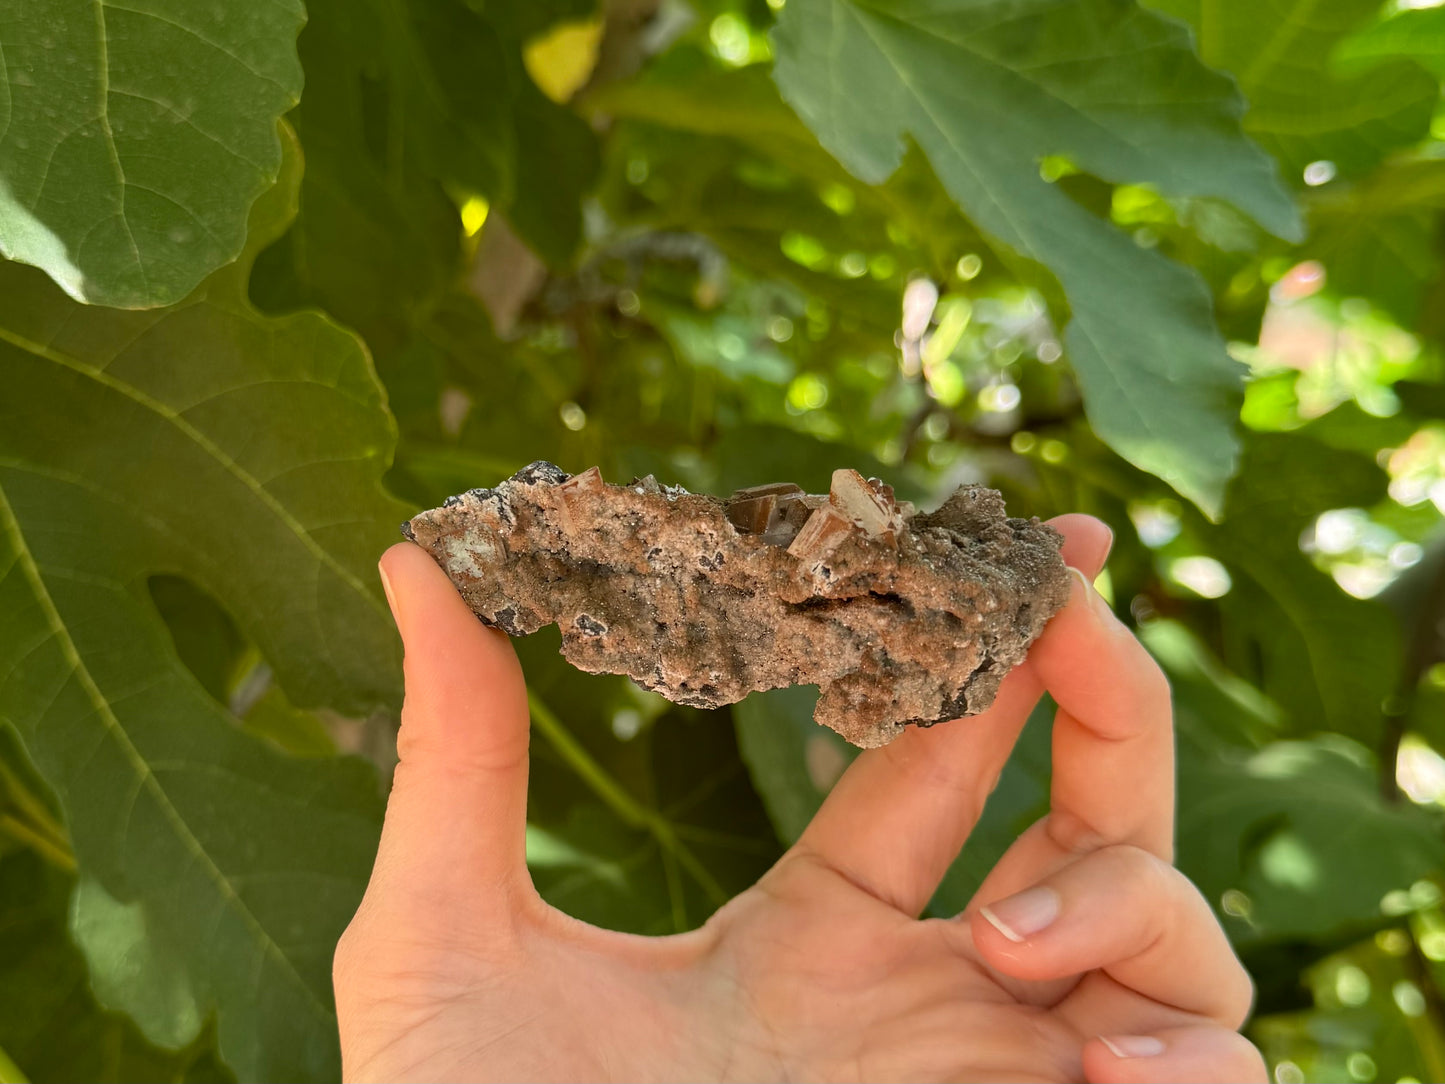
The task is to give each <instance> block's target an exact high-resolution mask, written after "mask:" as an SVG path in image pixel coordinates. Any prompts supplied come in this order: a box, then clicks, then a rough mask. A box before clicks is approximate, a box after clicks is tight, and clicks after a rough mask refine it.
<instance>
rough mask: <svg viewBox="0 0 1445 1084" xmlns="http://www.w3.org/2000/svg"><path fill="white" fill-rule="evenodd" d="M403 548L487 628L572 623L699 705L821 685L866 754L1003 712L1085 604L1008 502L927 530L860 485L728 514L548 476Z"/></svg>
mask: <svg viewBox="0 0 1445 1084" xmlns="http://www.w3.org/2000/svg"><path fill="white" fill-rule="evenodd" d="M403 530H404V532H405V533H406V535H407V537H408V538H411V539H412V540H413V541H415V542H417V543H419V544H420V545H422V546H423V547H425V548H426V549H427V550H428V552H430V553H431V554H432V556H433V557H435V558H436V559H437V561H438V562H439V563H440V564H441V566H442V567H443V568H444V569H446V571H447V573H448V575H450V576H451V578H452V582H453V583H455V584H456V585H457V588H458V589H459V590H460V591H461V593H462V596H463V597H464V598H465V599H466V601H467V603H468V605H470V606H471V608H472V609H473V611H475V612H476V614H477V616H479V617H480V618H481V619H482V620H483V621H485V622H486V623H487V624H490V625H495V626H497V627H498V628H501V629H504V630H505V631H507V632H508V633H510V634H512V635H514V636H516V635H522V634H525V633H529V632H534V631H535V630H537V629H539V628H541V627H542V626H543V625H550V624H553V623H556V624H558V625H560V626H561V628H562V653H563V655H565V656H566V657H567V659H568V660H569V661H571V662H572V663H573V665H575V666H577V667H579V668H580V669H583V670H588V671H592V672H594V673H619V674H627V675H629V676H630V677H631V678H632V679H633V680H635V681H636V682H637V683H638V684H640V685H642V686H644V687H646V688H649V689H654V690H656V691H657V692H659V693H661V694H662V695H663V696H666V697H667V698H668V699H670V700H674V701H677V702H678V703H682V704H693V705H696V706H699V707H716V706H718V705H720V704H730V703H733V702H735V701H738V700H741V699H742V698H743V697H744V696H746V695H747V694H748V693H750V692H753V691H754V690H758V689H773V688H778V687H781V686H786V685H799V684H816V685H819V686H820V687H821V689H822V696H821V697H820V698H819V700H818V707H817V710H816V712H815V713H814V718H816V719H817V721H818V722H820V723H824V724H826V725H828V726H830V727H832V728H833V729H834V730H836V731H838V732H839V733H840V734H842V735H843V736H844V737H845V738H847V739H848V740H849V741H851V742H853V743H854V744H855V745H861V746H865V747H869V746H877V745H883V744H885V743H887V742H888V741H891V740H892V739H893V738H895V737H897V736H898V734H900V733H901V732H902V729H903V727H904V726H905V725H906V724H909V723H914V724H917V725H920V726H931V725H933V724H934V723H938V722H942V721H944V720H946V719H952V718H956V717H958V716H962V715H972V714H975V713H977V712H979V711H982V710H983V709H985V708H986V707H988V706H989V704H991V703H992V702H993V697H994V693H995V692H996V691H997V689H998V684H999V681H1000V680H1001V679H1002V678H1003V676H1004V674H1006V673H1007V672H1008V671H1009V669H1010V668H1011V667H1013V666H1014V665H1015V664H1016V663H1018V662H1019V661H1020V660H1022V659H1023V657H1024V653H1025V652H1026V651H1027V650H1028V647H1029V644H1031V643H1032V642H1033V640H1034V638H1035V637H1036V636H1037V635H1038V634H1039V632H1040V631H1041V630H1042V629H1043V626H1044V623H1045V622H1047V621H1048V619H1049V618H1050V617H1052V616H1053V614H1054V613H1055V612H1056V611H1057V610H1058V609H1059V607H1060V606H1062V605H1063V603H1064V601H1065V599H1067V598H1068V594H1069V586H1068V583H1069V581H1068V576H1067V574H1066V571H1065V568H1064V563H1063V560H1062V558H1061V557H1060V556H1059V546H1060V544H1061V541H1062V540H1061V538H1060V536H1059V534H1058V532H1056V531H1054V530H1053V528H1051V527H1048V526H1046V525H1044V524H1041V523H1040V522H1039V521H1038V520H1036V519H1033V520H1022V519H1009V518H1008V517H1007V516H1006V514H1005V512H1004V506H1003V499H1002V498H1001V497H1000V496H999V494H998V493H996V492H995V491H993V490H991V489H984V488H983V487H980V486H964V487H962V488H961V489H959V490H958V492H956V493H955V494H954V495H953V496H952V497H950V498H949V499H948V500H947V501H946V502H945V503H944V505H943V506H942V507H941V508H939V509H938V510H937V511H936V512H928V513H921V514H917V513H915V512H914V510H913V507H912V505H909V504H906V503H905V504H902V505H900V504H899V503H898V502H897V501H895V500H894V497H893V490H892V489H891V488H890V487H889V486H886V485H884V484H883V483H882V482H880V481H879V480H878V479H875V478H870V479H865V478H863V476H862V475H860V474H858V472H857V471H852V470H839V471H836V472H834V475H833V484H832V488H831V490H830V492H829V494H828V495H827V496H826V497H825V496H817V495H811V494H806V493H804V492H803V491H802V490H801V489H799V488H798V487H797V486H795V485H792V484H791V483H778V484H774V485H766V486H754V487H751V488H749V489H743V490H739V491H738V492H736V493H734V494H733V495H732V496H731V497H730V498H728V499H727V500H725V501H724V500H719V499H717V498H715V497H708V496H699V495H695V494H691V493H688V492H687V491H686V490H684V489H681V488H679V487H676V486H663V485H661V484H659V483H658V481H657V480H656V479H655V478H652V477H651V476H649V477H647V478H642V479H636V480H634V481H633V482H632V483H631V484H629V485H626V486H620V485H608V484H606V483H605V482H604V481H603V480H602V475H601V473H600V472H599V471H598V469H597V468H596V467H592V468H590V469H589V470H586V471H584V472H582V473H581V474H577V475H568V474H566V473H565V472H564V471H562V470H561V469H560V468H558V467H555V466H553V465H552V464H550V463H540V462H539V463H533V464H532V465H531V466H529V467H527V468H525V469H524V470H521V471H519V472H518V473H517V474H515V475H513V476H512V477H511V478H509V479H507V480H506V481H505V482H503V483H501V484H500V485H499V486H497V487H496V488H495V489H474V490H472V491H471V492H469V493H466V494H463V495H462V496H460V497H452V498H451V499H449V500H448V501H447V502H446V504H445V505H443V506H442V507H441V508H436V509H432V510H431V511H429V512H423V513H422V514H421V515H419V516H417V517H416V518H415V519H413V520H412V521H411V522H410V523H408V524H406V525H405V527H404V528H403Z"/></svg>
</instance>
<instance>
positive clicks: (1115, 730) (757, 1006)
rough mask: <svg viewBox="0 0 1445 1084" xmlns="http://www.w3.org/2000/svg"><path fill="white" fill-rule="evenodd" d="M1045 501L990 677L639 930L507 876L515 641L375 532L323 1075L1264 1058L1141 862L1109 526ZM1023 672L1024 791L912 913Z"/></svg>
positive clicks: (1179, 904) (1008, 725)
mask: <svg viewBox="0 0 1445 1084" xmlns="http://www.w3.org/2000/svg"><path fill="white" fill-rule="evenodd" d="M1054 525H1055V526H1056V527H1058V528H1059V529H1060V530H1061V531H1063V532H1064V534H1065V536H1066V540H1067V541H1066V543H1065V547H1064V556H1065V559H1066V560H1067V561H1068V563H1069V564H1070V565H1071V566H1073V567H1074V568H1076V569H1079V570H1081V572H1082V573H1083V574H1082V575H1076V576H1074V577H1073V580H1072V584H1071V591H1072V593H1071V596H1070V599H1069V602H1068V605H1067V606H1066V607H1065V609H1064V610H1063V611H1062V612H1061V613H1060V614H1059V615H1058V616H1057V617H1055V618H1054V619H1053V621H1051V622H1050V624H1049V626H1048V627H1047V629H1046V630H1045V632H1044V634H1043V635H1042V636H1041V637H1040V639H1039V640H1038V642H1037V643H1036V644H1035V646H1034V648H1033V650H1032V651H1031V652H1030V655H1029V658H1028V660H1027V661H1026V662H1025V663H1024V664H1022V665H1021V666H1019V667H1018V668H1016V669H1015V670H1014V671H1013V672H1012V673H1011V674H1010V675H1009V677H1008V678H1007V679H1006V681H1005V682H1004V685H1003V688H1002V690H1001V691H1000V694H999V697H998V700H997V702H996V703H995V705H994V706H993V707H992V708H991V709H990V710H989V711H988V712H986V713H985V714H983V715H981V716H977V717H974V718H972V719H968V720H962V721H958V722H954V723H949V724H945V725H942V726H938V727H934V728H932V729H929V730H916V729H914V730H910V731H908V732H907V733H906V734H905V735H904V736H903V737H901V738H899V739H898V740H897V741H895V742H894V743H893V744H892V745H889V746H887V747H885V748H882V749H877V750H872V751H869V752H867V753H864V754H863V755H862V756H860V757H859V758H858V759H857V760H856V761H855V762H854V763H853V765H852V766H851V767H849V769H848V770H847V772H845V773H844V775H843V777H842V779H841V780H839V782H838V784H837V785H836V786H835V787H834V789H833V791H832V793H831V794H830V795H829V796H828V798H827V800H826V801H825V803H824V805H823V808H822V809H821V810H820V811H819V812H818V814H817V816H816V817H815V818H814V819H813V822H812V823H811V824H810V825H809V827H808V829H807V831H806V832H805V833H804V834H803V836H802V838H801V839H799V840H798V842H797V843H795V844H794V845H793V846H792V847H791V848H790V849H789V850H788V852H787V853H786V854H785V855H784V856H783V857H782V858H781V859H780V860H779V861H778V863H777V864H776V865H775V866H774V867H773V868H772V870H771V871H769V872H768V873H767V874H766V875H765V876H764V877H763V878H762V879H761V880H760V881H759V882H758V883H757V884H756V885H755V886H753V887H752V888H750V889H748V890H747V891H746V892H744V893H742V894H741V895H740V896H738V897H736V898H735V899H733V900H732V901H731V902H730V903H728V904H727V905H726V906H724V907H723V908H721V909H720V910H719V911H718V912H717V913H716V914H715V915H713V916H712V918H711V919H709V920H708V922H707V923H706V924H705V925H704V926H703V927H702V928H701V929H698V930H694V931H692V932H690V933H685V934H679V935H675V936H671V937H659V938H645V937H637V936H633V935H628V934H620V933H615V932H612V931H608V930H602V929H598V928H595V927H592V926H588V925H586V924H584V923H581V922H578V921H576V920H575V919H572V918H570V917H569V916H567V915H565V914H563V913H561V912H559V911H557V910H555V909H553V908H551V907H550V906H548V905H547V904H546V903H545V902H543V901H542V899H541V898H540V897H539V896H538V895H537V892H536V890H535V889H534V888H533V885H532V882H531V880H530V878H529V876H528V874H527V867H526V861H525V822H526V807H527V743H528V716H527V701H526V692H525V687H524V685H523V680H522V673H521V669H520V667H519V666H518V663H517V658H516V655H515V654H514V653H513V651H512V648H511V645H510V643H509V642H508V640H507V639H506V637H505V636H503V635H502V634H501V633H498V632H495V631H492V630H488V629H486V628H484V627H483V626H482V625H481V624H479V623H478V621H477V619H476V618H475V617H474V616H472V614H471V612H470V611H469V610H468V609H467V607H466V605H465V604H464V603H463V602H462V601H461V599H460V597H459V596H458V595H457V594H456V592H455V591H454V590H453V589H452V587H451V585H450V583H449V581H448V580H447V578H446V576H445V575H444V574H443V573H442V572H441V571H440V570H439V569H438V568H437V566H436V565H435V564H434V563H433V562H432V560H431V558H430V557H428V556H427V555H426V554H425V553H424V552H423V551H422V550H420V549H419V548H417V547H415V546H411V545H399V546H396V547H394V548H392V549H391V550H389V551H388V552H387V553H386V555H385V556H384V557H383V558H382V562H381V568H382V574H383V581H384V582H385V583H386V585H387V595H388V598H389V599H390V600H391V603H392V610H393V613H394V614H395V616H396V618H397V624H398V627H399V628H400V630H401V634H402V639H403V642H404V644H405V647H406V704H405V707H404V709H403V712H402V727H401V731H400V734H399V737H398V741H397V751H398V753H399V755H400V765H399V766H398V768H397V771H396V777H395V782H394V785H393V789H392V793H391V799H390V803H389V805H388V807H387V813H386V824H385V828H384V830H383V833H382V840H381V847H380V851H379V853H378V855H377V860H376V867H375V869H374V871H373V873H372V877H371V884H370V886H369V887H368V889H367V892H366V896H365V899H364V900H363V901H362V904H361V907H360V909H359V910H358V912H357V914H356V917H355V919H353V921H352V923H351V925H350V927H349V928H348V929H347V931H346V933H345V935H344V936H343V937H342V939H341V943H340V945H339V946H338V948H337V951H336V962H335V985H336V1001H337V1012H338V1017H339V1020H340V1027H341V1049H342V1062H343V1071H344V1074H345V1077H346V1079H347V1080H354V1081H362V1080H391V1081H439V1080H638V1081H642V1080H658V1081H684V1080H738V1081H744V1080H746V1081H754V1080H829V1081H832V1080H838V1081H841V1080H920V1081H921V1080H959V1081H963V1080H988V1081H1023V1080H1030V1081H1075V1080H1086V1081H1097V1082H1105V1081H1121V1082H1124V1081H1157V1082H1168V1081H1191V1082H1203V1081H1263V1080H1265V1079H1266V1073H1265V1068H1264V1064H1263V1061H1262V1060H1261V1058H1260V1055H1259V1053H1258V1051H1256V1050H1255V1048H1254V1047H1253V1046H1252V1045H1251V1044H1250V1043H1249V1042H1248V1041H1247V1040H1246V1039H1244V1038H1243V1037H1242V1036H1241V1035H1240V1034H1239V1033H1238V1031H1237V1029H1238V1028H1239V1027H1240V1025H1241V1024H1242V1022H1243V1021H1244V1019H1245V1017H1246V1015H1247V1013H1248V1011H1249V1006H1250V1000H1251V996H1252V990H1251V986H1250V981H1249V978H1248V976H1247V975H1246V974H1245V972H1244V969H1243V968H1242V967H1241V966H1240V964H1239V961H1238V960H1237V959H1236V957H1235V955H1234V953H1233V951H1232V950H1231V948H1230V946H1229V943H1228V941H1227V939H1226V938H1225V936H1224V933H1223V931H1222V930H1221V929H1220V927H1219V925H1218V923H1217V922H1216V920H1215V918H1214V915H1213V913H1212V911H1211V910H1210V907H1209V905H1208V904H1207V903H1206V901H1205V900H1204V899H1203V897H1202V896H1200V894H1199V893H1198V892H1197V890H1196V889H1195V888H1194V886H1193V885H1192V884H1190V882H1189V881H1188V880H1187V879H1186V878H1185V877H1184V876H1183V875H1181V874H1180V873H1179V872H1178V871H1176V870H1175V869H1174V868H1173V866H1172V865H1171V859H1172V848H1173V818H1174V743H1173V732H1172V723H1171V715H1170V698H1169V688H1168V685H1167V683H1166V681H1165V679H1164V677H1163V675H1162V674H1161V673H1160V671H1159V670H1158V668H1157V667H1156V666H1155V664H1154V663H1153V661H1152V660H1151V659H1150V657H1149V655H1148V654H1147V652H1145V651H1144V649H1143V647H1142V646H1141V645H1140V644H1139V643H1138V641H1137V640H1136V639H1135V638H1134V637H1133V636H1132V635H1131V634H1130V633H1129V631H1128V630H1127V628H1126V627H1125V626H1124V625H1123V624H1121V623H1120V622H1119V621H1118V619H1117V618H1115V617H1114V615H1113V614H1112V613H1111V612H1110V611H1109V609H1108V607H1107V605H1105V604H1104V602H1103V600H1102V599H1100V598H1099V597H1098V595H1097V594H1096V593H1095V592H1094V590H1093V588H1092V587H1090V586H1089V585H1088V583H1089V581H1091V580H1092V579H1093V577H1094V576H1095V575H1096V574H1097V573H1098V571H1099V569H1100V568H1101V567H1102V565H1103V562H1104V559H1105V557H1106V556H1107V554H1108V548H1109V542H1110V539H1111V536H1110V534H1109V531H1108V528H1106V527H1105V526H1104V525H1103V524H1102V523H1100V522H1098V521H1097V520H1094V519H1092V518H1090V517H1087V516H1062V517H1060V518H1059V519H1057V520H1055V521H1054ZM1045 689H1047V690H1048V691H1049V692H1050V693H1051V694H1052V695H1053V697H1054V699H1055V700H1056V701H1057V703H1058V704H1059V711H1058V716H1057V719H1056V721H1055V723H1054V731H1053V763H1054V771H1053V782H1052V791H1051V795H1050V807H1051V811H1050V813H1049V814H1048V815H1047V816H1046V817H1044V818H1043V819H1042V820H1040V821H1039V822H1038V823H1036V824H1034V825H1033V826H1032V827H1031V828H1030V829H1029V830H1028V831H1027V832H1025V833H1024V835H1023V836H1022V837H1020V838H1019V839H1018V841H1017V842H1015V844H1014V845H1013V846H1012V848H1010V850H1009V851H1008V852H1007V853H1006V854H1005V855H1004V857H1003V858H1002V859H1001V860H1000V861H999V863H998V864H997V866H995V867H994V869H993V870H992V871H991V873H990V874H989V876H988V877H987V879H986V880H985V881H984V884H983V886H982V887H981V888H980V889H979V891H978V894H977V896H976V897H975V899H974V900H973V901H972V902H971V903H970V905H969V906H968V908H967V909H966V910H965V911H964V913H963V914H961V915H959V916H957V917H953V918H928V919H920V918H919V915H920V913H921V912H922V911H923V909H924V907H925V906H926V905H927V903H928V900H929V898H930V896H931V895H932V894H933V891H934V889H935V887H936V886H937V884H938V882H939V880H940V878H941V877H942V875H943V873H944V871H945V869H946V868H947V867H948V865H949V863H950V862H951V861H952V860H953V859H954V857H955V856H956V855H957V853H958V851H959V849H960V848H961V847H962V845H963V843H964V841H965V840H966V839H967V838H968V835H969V832H970V830H971V829H972V828H973V825H974V823H975V822H976V821H977V819H978V816H979V813H980V811H981V810H982V808H983V804H984V800H985V799H986V798H987V796H988V794H989V792H990V791H991V790H992V789H993V787H994V785H995V783H996V782H997V780H998V776H999V773H1000V771H1001V770H1002V768H1003V765H1004V762H1005V761H1006V760H1007V758H1008V755H1009V751H1010V750H1011V749H1012V747H1013V744H1014V742H1015V740H1016V739H1017V737H1018V734H1019V731H1020V730H1021V728H1022V726H1023V723H1024V720H1025V719H1026V718H1027V716H1028V714H1029V711H1030V710H1031V708H1032V707H1033V705H1034V704H1035V703H1036V701H1037V700H1038V698H1039V696H1040V695H1041V693H1042V692H1043V691H1044V690H1045Z"/></svg>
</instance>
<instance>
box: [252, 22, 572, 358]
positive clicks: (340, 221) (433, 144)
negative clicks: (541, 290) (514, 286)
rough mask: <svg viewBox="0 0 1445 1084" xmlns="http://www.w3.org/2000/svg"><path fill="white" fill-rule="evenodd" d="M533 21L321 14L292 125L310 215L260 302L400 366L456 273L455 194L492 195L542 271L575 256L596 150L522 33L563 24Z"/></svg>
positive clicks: (264, 285)
mask: <svg viewBox="0 0 1445 1084" xmlns="http://www.w3.org/2000/svg"><path fill="white" fill-rule="evenodd" d="M575 6H576V5H570V7H575ZM527 7H528V8H535V9H536V10H535V11H529V12H524V13H523V14H522V15H520V16H514V13H512V12H509V10H508V8H507V7H506V6H503V5H490V4H489V5H486V6H484V7H483V6H481V5H479V6H478V9H477V10H474V9H473V8H472V7H471V6H469V5H468V4H466V3H464V2H462V0H425V2H421V0H312V2H311V3H310V4H309V5H308V11H309V18H308V22H307V25H306V29H305V30H304V31H303V32H302V34H301V38H300V43H299V48H300V54H301V60H302V64H303V65H304V67H305V70H306V96H305V98H304V99H303V100H302V102H301V105H300V107H299V108H298V109H297V110H296V112H295V113H294V114H293V120H294V123H295V124H296V128H297V131H298V132H299V134H300V136H301V142H302V146H303V147H304V148H305V151H306V176H305V178H304V181H303V183H302V189H301V213H300V216H299V217H298V218H297V221H296V223H295V225H294V226H293V228H292V230H291V231H290V233H288V234H287V235H286V237H285V238H283V240H282V242H281V245H280V246H279V247H278V249H276V250H274V251H273V252H271V253H268V254H267V256H266V257H264V258H263V260H262V265H261V266H262V271H263V274H261V275H260V276H259V282H258V299H259V300H261V301H262V302H263V303H264V304H266V305H267V306H268V307H272V308H281V307H287V308H294V307H298V306H300V305H304V304H308V303H312V304H315V303H319V304H321V305H322V306H323V307H324V308H325V309H326V310H327V311H328V312H330V313H331V314H333V315H334V316H336V317H337V318H338V319H340V320H342V321H343V322H344V323H346V324H348V325H350V326H352V327H355V328H357V329H358V330H360V331H361V332H362V333H363V334H364V335H365V336H366V338H367V341H368V344H369V345H370V346H371V347H372V349H373V350H374V351H376V352H377V354H378V356H379V357H383V359H385V358H387V357H389V356H390V355H392V354H394V353H395V352H396V351H398V350H399V349H400V348H401V347H402V346H403V345H404V344H405V342H406V341H407V339H409V338H410V336H411V334H412V331H413V329H414V326H415V324H416V322H417V321H418V319H419V318H424V316H425V315H426V313H427V311H428V310H429V309H430V308H431V307H432V306H434V305H435V304H436V303H437V301H438V299H439V296H440V294H441V293H442V292H444V290H445V289H446V287H447V286H448V285H449V284H450V283H451V281H452V278H453V277H454V275H455V273H456V270H457V268H456V262H457V260H458V256H459V249H458V242H459V241H460V239H461V221H460V219H459V217H458V214H457V209H456V206H455V205H454V203H453V202H452V199H451V197H450V196H448V194H447V190H448V189H450V190H451V191H453V192H454V193H456V194H458V195H462V196H466V195H473V194H477V195H482V196H485V197H486V198H487V199H488V200H489V201H490V202H491V205H492V209H493V211H494V212H499V213H501V214H504V215H506V216H507V218H508V219H509V220H510V221H511V223H512V224H513V226H514V227H515V228H516V230H517V232H518V233H519V234H520V235H521V237H522V238H523V239H524V240H525V241H526V242H527V243H528V244H529V245H530V246H531V247H532V248H533V249H534V250H535V251H536V252H537V254H538V255H540V256H541V257H542V258H543V259H544V260H546V261H548V262H551V263H557V264H563V263H565V262H567V260H569V259H570V258H571V256H572V253H573V251H574V250H575V248H576V246H577V244H578V242H579V240H580V233H581V221H582V219H581V201H582V194H583V192H585V191H586V190H587V188H588V187H589V186H590V185H591V183H592V181H593V178H594V176H595V173H596V170H597V149H596V145H595V138H594V136H593V135H592V133H591V131H590V130H589V129H588V127H587V125H586V124H585V123H584V122H583V121H582V120H581V119H580V118H579V117H577V116H575V115H574V114H572V113H571V112H569V111H568V110H566V109H564V108H562V107H560V106H558V105H555V104H554V103H552V102H550V101H548V100H547V99H546V98H545V97H544V96H543V95H542V93H541V91H539V90H538V89H537V88H536V86H535V85H533V83H532V81H531V80H530V78H528V76H527V74H526V71H525V69H524V67H523V64H522V56H521V48H522V38H521V36H520V34H521V33H522V31H523V30H526V31H529V32H531V31H534V30H536V29H538V28H539V27H538V26H537V25H536V24H537V21H538V20H539V19H540V18H541V14H542V13H543V12H548V11H553V7H552V6H551V5H527ZM569 10H570V8H569ZM514 20H519V22H518V24H517V25H514ZM522 24H525V25H522ZM288 280H289V281H288Z"/></svg>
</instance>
